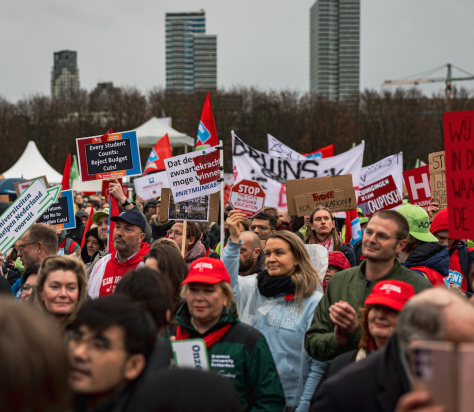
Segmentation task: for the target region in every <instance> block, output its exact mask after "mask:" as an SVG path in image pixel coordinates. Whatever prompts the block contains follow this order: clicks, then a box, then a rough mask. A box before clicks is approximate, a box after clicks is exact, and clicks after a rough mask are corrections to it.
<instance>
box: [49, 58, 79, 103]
mask: <svg viewBox="0 0 474 412" xmlns="http://www.w3.org/2000/svg"><path fill="white" fill-rule="evenodd" d="M78 91H79V69H78V68H77V52H75V51H71V50H62V51H59V52H55V53H54V66H53V69H52V70H51V97H52V98H62V97H67V96H69V95H70V94H71V93H72V92H78Z"/></svg>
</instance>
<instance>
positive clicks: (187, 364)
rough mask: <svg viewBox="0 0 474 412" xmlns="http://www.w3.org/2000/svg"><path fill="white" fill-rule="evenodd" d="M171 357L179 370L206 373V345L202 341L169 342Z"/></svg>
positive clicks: (207, 362) (207, 365) (207, 366)
mask: <svg viewBox="0 0 474 412" xmlns="http://www.w3.org/2000/svg"><path fill="white" fill-rule="evenodd" d="M171 347H172V348H173V357H174V360H175V362H176V364H177V365H178V367H179V368H188V369H189V368H191V369H196V370H202V371H208V370H209V360H208V357H207V349H206V343H205V342H204V340H202V339H189V340H175V341H173V342H171Z"/></svg>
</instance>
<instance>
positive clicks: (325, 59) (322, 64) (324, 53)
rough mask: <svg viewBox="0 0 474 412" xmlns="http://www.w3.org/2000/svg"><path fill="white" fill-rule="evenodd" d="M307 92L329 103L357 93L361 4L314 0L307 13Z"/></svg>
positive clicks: (354, 1) (356, 2) (357, 2)
mask: <svg viewBox="0 0 474 412" xmlns="http://www.w3.org/2000/svg"><path fill="white" fill-rule="evenodd" d="M309 47H310V63H309V66H310V70H309V71H310V75H309V76H310V91H311V92H312V93H316V94H319V95H321V96H323V97H325V98H327V99H329V100H344V99H346V98H347V97H349V96H350V95H352V94H353V93H357V92H359V83H360V0H317V1H316V2H315V3H314V4H313V6H312V7H311V10H310V38H309Z"/></svg>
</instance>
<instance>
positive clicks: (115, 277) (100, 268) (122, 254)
mask: <svg viewBox="0 0 474 412" xmlns="http://www.w3.org/2000/svg"><path fill="white" fill-rule="evenodd" d="M111 220H112V221H114V222H116V225H115V229H114V237H113V239H114V247H115V249H116V250H117V251H116V252H115V253H114V254H110V253H109V254H108V255H106V256H104V257H103V258H102V259H100V260H99V261H98V262H97V264H96V265H95V266H94V269H93V270H92V273H91V277H90V279H89V289H88V293H89V296H90V297H91V298H92V299H96V298H98V297H100V296H105V295H109V294H111V293H113V291H114V290H115V286H116V285H117V283H118V282H119V281H120V279H121V278H122V276H124V275H125V274H126V273H128V272H130V271H131V270H133V269H135V268H137V267H140V266H143V262H142V260H143V257H144V256H145V255H146V254H147V253H148V251H149V250H150V245H149V244H148V243H145V242H143V240H144V238H145V228H146V225H147V222H146V220H145V217H144V216H143V215H142V214H141V213H138V212H136V211H135V210H126V211H125V212H122V213H120V215H119V216H113V217H112V218H111ZM99 236H100V234H99Z"/></svg>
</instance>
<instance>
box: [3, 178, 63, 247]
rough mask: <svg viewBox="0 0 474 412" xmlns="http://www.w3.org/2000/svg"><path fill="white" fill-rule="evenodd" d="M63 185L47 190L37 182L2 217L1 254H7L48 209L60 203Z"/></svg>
mask: <svg viewBox="0 0 474 412" xmlns="http://www.w3.org/2000/svg"><path fill="white" fill-rule="evenodd" d="M60 192H61V185H58V186H53V187H51V188H49V189H46V187H45V186H44V184H43V183H42V182H41V181H40V180H35V181H34V182H33V183H32V184H31V185H30V186H29V187H28V189H26V190H25V191H24V192H23V193H22V194H21V196H20V197H19V198H17V199H16V200H15V202H14V203H12V204H11V205H10V207H9V208H8V209H7V210H5V212H3V214H2V216H0V252H2V254H5V253H6V252H7V251H8V249H10V248H11V247H12V246H13V244H14V243H15V242H16V241H17V240H18V239H19V238H20V237H21V236H22V235H23V233H25V232H26V231H27V230H28V229H29V228H30V226H31V225H33V223H35V222H36V221H37V220H38V219H39V217H40V216H41V215H42V214H43V213H44V212H46V211H47V210H48V208H49V207H50V206H51V205H52V204H53V203H56V202H57V201H58V197H59V193H60Z"/></svg>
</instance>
